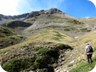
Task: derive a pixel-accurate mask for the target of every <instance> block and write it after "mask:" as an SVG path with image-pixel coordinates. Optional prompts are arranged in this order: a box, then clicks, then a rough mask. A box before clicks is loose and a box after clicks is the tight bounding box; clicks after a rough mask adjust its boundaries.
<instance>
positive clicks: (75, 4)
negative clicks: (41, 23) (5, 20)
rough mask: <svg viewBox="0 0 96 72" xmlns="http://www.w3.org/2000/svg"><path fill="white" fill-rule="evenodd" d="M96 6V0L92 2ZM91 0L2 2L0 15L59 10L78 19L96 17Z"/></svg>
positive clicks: (5, 0) (0, 0)
mask: <svg viewBox="0 0 96 72" xmlns="http://www.w3.org/2000/svg"><path fill="white" fill-rule="evenodd" d="M91 1H92V2H94V4H96V2H95V0H91ZM91 1H90V0H71V1H70V0H48V1H47V2H46V0H41V1H39V0H14V1H13V0H0V14H3V15H20V14H24V13H30V12H32V11H39V10H47V9H50V8H57V9H59V10H61V11H62V12H64V13H66V14H68V15H71V16H73V17H77V18H89V17H96V7H95V6H96V5H94V4H93V3H92V2H91Z"/></svg>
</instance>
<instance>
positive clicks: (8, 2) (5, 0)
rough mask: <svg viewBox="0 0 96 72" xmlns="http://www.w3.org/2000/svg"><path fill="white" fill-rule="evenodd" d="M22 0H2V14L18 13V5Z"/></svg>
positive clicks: (0, 11)
mask: <svg viewBox="0 0 96 72" xmlns="http://www.w3.org/2000/svg"><path fill="white" fill-rule="evenodd" d="M19 1H20V0H0V14H4V15H17V14H19V13H18V11H17V7H18V4H19Z"/></svg>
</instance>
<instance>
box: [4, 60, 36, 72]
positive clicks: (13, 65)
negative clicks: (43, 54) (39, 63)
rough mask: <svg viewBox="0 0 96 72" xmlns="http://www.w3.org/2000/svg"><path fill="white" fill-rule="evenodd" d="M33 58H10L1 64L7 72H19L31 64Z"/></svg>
mask: <svg viewBox="0 0 96 72" xmlns="http://www.w3.org/2000/svg"><path fill="white" fill-rule="evenodd" d="M34 60H35V58H32V59H31V58H22V59H12V60H9V61H8V62H7V63H5V64H3V68H4V69H5V70H6V71H8V72H20V71H21V70H24V69H27V68H29V67H30V66H32V65H33V62H34Z"/></svg>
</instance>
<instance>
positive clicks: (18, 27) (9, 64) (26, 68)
mask: <svg viewBox="0 0 96 72" xmlns="http://www.w3.org/2000/svg"><path fill="white" fill-rule="evenodd" d="M0 19H1V21H2V22H3V23H2V24H1V26H0V45H1V46H0V61H1V63H2V67H3V68H4V69H5V70H6V71H8V72H30V71H33V72H57V71H60V72H62V71H63V72H64V71H67V70H71V69H72V68H74V67H76V66H77V65H78V63H79V62H80V61H82V60H84V61H85V58H86V57H85V54H84V53H85V52H84V50H85V49H84V47H85V44H86V43H87V42H90V43H91V44H92V46H93V47H94V49H96V48H95V47H96V45H95V37H96V36H95V35H96V34H95V30H96V28H95V27H96V25H95V20H96V19H95V18H92V19H78V18H74V17H72V16H70V15H68V14H66V13H63V12H62V11H60V10H58V9H56V8H51V9H49V10H40V11H33V12H31V13H26V14H22V15H17V16H4V15H0ZM93 27H94V28H93ZM93 56H94V58H96V57H95V54H94V55H93Z"/></svg>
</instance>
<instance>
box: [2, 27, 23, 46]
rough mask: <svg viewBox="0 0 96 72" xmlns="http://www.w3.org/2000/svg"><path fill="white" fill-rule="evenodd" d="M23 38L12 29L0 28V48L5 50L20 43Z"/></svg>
mask: <svg viewBox="0 0 96 72" xmlns="http://www.w3.org/2000/svg"><path fill="white" fill-rule="evenodd" d="M22 38H23V37H22V36H20V35H17V34H16V33H15V32H14V31H13V30H12V29H9V28H6V27H1V26H0V48H5V47H8V46H11V45H14V44H17V43H19V42H20V40H21V39H22Z"/></svg>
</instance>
